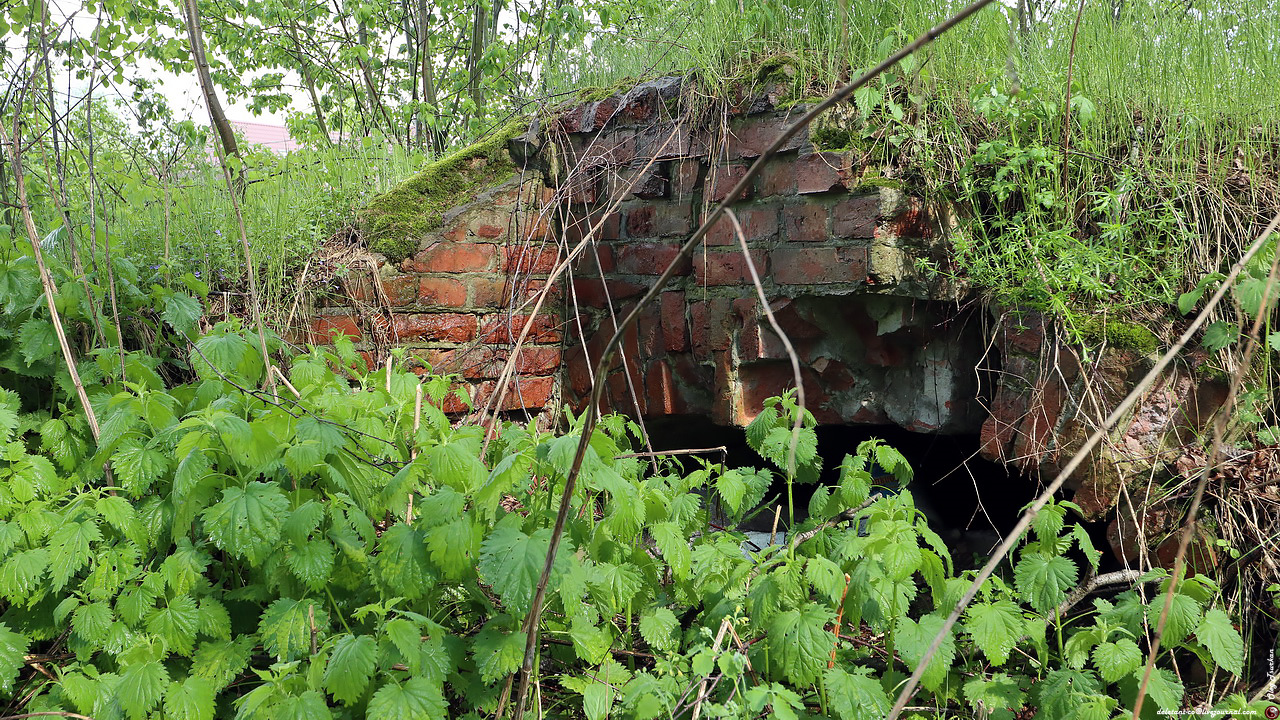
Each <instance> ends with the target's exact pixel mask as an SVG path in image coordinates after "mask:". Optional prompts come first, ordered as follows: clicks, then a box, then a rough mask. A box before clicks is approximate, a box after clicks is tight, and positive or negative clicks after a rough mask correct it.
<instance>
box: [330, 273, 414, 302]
mask: <svg viewBox="0 0 1280 720" xmlns="http://www.w3.org/2000/svg"><path fill="white" fill-rule="evenodd" d="M379 281H380V282H381V284H382V291H383V292H384V293H386V294H387V301H388V302H390V303H391V306H392V307H403V306H405V305H412V304H414V303H415V302H417V300H418V278H417V277H416V276H414V275H392V276H390V277H382V278H379ZM346 288H347V294H348V295H350V296H351V298H352V299H354V300H359V301H361V302H367V303H372V304H375V305H381V304H382V299H381V298H380V297H378V294H377V293H376V292H374V289H373V288H374V284H373V279H372V278H370V277H368V276H365V275H362V276H359V277H356V278H353V279H349V280H348V281H347V284H346Z"/></svg>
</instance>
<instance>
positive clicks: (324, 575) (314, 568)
mask: <svg viewBox="0 0 1280 720" xmlns="http://www.w3.org/2000/svg"><path fill="white" fill-rule="evenodd" d="M333 555H334V553H333V544H332V543H330V542H329V541H328V540H312V541H309V542H304V543H303V544H302V545H295V546H293V547H292V548H290V549H289V551H288V553H287V554H286V555H285V557H284V561H285V564H286V565H288V566H289V570H290V571H291V572H293V574H294V575H295V576H296V577H297V578H298V579H299V580H301V581H302V582H303V583H305V584H306V586H307V587H309V588H311V589H312V590H314V591H316V592H319V591H320V590H322V589H323V588H324V586H325V585H326V584H327V583H328V581H329V575H330V573H332V572H333Z"/></svg>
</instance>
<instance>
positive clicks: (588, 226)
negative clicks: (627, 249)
mask: <svg viewBox="0 0 1280 720" xmlns="http://www.w3.org/2000/svg"><path fill="white" fill-rule="evenodd" d="M621 225H622V215H621V214H620V213H609V214H608V215H605V214H604V213H594V214H592V215H574V216H572V217H570V219H569V220H568V221H567V222H566V223H565V231H564V234H565V240H566V242H568V243H569V244H570V245H577V244H578V243H580V242H582V240H583V238H585V237H586V236H587V233H588V232H590V231H591V230H592V229H593V228H596V233H595V235H593V236H592V239H593V240H617V239H618V236H619V234H620V232H621Z"/></svg>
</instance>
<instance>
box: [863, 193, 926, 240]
mask: <svg viewBox="0 0 1280 720" xmlns="http://www.w3.org/2000/svg"><path fill="white" fill-rule="evenodd" d="M877 230H879V231H880V232H878V233H877V235H881V234H882V235H887V236H892V237H901V238H924V239H927V238H931V237H933V224H932V221H931V218H930V217H929V213H928V211H927V210H925V209H924V203H922V202H920V199H919V198H911V200H910V201H909V203H908V206H907V209H906V210H903V211H902V212H901V213H899V214H898V216H897V217H895V218H893V219H892V220H890V221H889V222H888V223H887V224H886V225H885V226H884V227H883V228H877Z"/></svg>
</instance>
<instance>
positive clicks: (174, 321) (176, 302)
mask: <svg viewBox="0 0 1280 720" xmlns="http://www.w3.org/2000/svg"><path fill="white" fill-rule="evenodd" d="M201 314H202V311H201V308H200V302H199V301H197V300H196V299H195V298H193V297H191V296H190V295H185V294H183V293H178V292H175V293H169V294H168V295H166V296H165V298H164V312H162V313H161V314H160V317H161V318H162V319H163V320H164V321H165V322H167V323H169V326H170V327H172V328H173V329H174V330H177V331H178V333H179V334H181V335H185V336H187V337H192V336H194V335H195V332H196V330H197V329H198V326H197V323H196V321H197V320H199V319H200V315H201Z"/></svg>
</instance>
